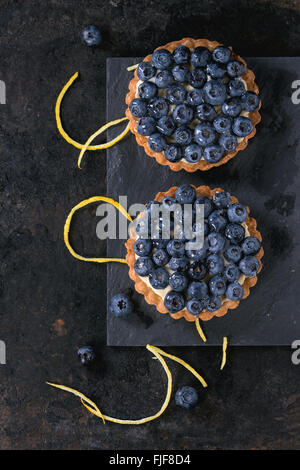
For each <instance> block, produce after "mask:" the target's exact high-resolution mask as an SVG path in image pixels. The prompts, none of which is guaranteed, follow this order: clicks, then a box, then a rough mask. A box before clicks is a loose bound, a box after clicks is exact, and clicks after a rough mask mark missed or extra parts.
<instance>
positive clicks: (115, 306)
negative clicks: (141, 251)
mask: <svg viewBox="0 0 300 470" xmlns="http://www.w3.org/2000/svg"><path fill="white" fill-rule="evenodd" d="M139 259H140V258H139ZM108 308H109V311H110V313H112V314H113V315H114V316H115V317H120V318H125V317H127V316H128V315H129V314H130V313H132V312H133V303H132V301H131V299H130V298H129V296H128V295H126V294H122V293H121V294H116V295H114V296H113V297H112V298H111V299H110V302H109V306H108Z"/></svg>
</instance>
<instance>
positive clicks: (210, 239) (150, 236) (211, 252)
mask: <svg viewBox="0 0 300 470" xmlns="http://www.w3.org/2000/svg"><path fill="white" fill-rule="evenodd" d="M218 57H219V56H218ZM199 210H200V214H201V223H199ZM154 213H155V216H153V214H154ZM249 213H250V211H249V208H248V207H247V206H244V205H243V204H241V203H240V202H239V201H238V200H237V199H236V198H235V197H234V196H231V195H230V194H229V193H227V192H226V191H224V190H222V189H220V188H217V189H211V188H209V187H208V186H199V187H198V188H196V187H195V186H193V185H183V186H180V187H177V186H174V187H172V188H170V189H169V191H167V192H160V193H158V194H157V195H156V197H155V200H154V201H151V202H150V203H148V204H147V205H146V206H145V210H144V212H142V213H140V214H139V215H138V217H137V218H136V221H135V224H134V225H133V226H132V227H131V228H130V237H129V238H128V240H127V242H126V248H127V256H126V261H127V264H128V266H129V276H130V278H131V279H132V280H133V281H134V282H135V289H136V291H137V292H139V293H141V294H143V295H144V297H145V300H146V302H148V303H149V304H152V305H155V306H156V308H157V310H158V311H159V312H161V313H169V314H170V315H171V317H173V318H175V319H178V318H181V317H184V318H185V319H186V320H187V321H195V320H196V318H200V319H201V320H210V319H211V318H213V317H214V316H217V317H221V316H223V315H225V314H226V313H227V312H228V310H229V309H234V308H236V307H237V306H238V305H239V302H240V300H241V299H245V298H246V297H248V295H249V293H250V287H253V286H254V285H255V284H256V282H257V275H258V273H259V272H260V270H261V268H262V263H261V258H262V257H263V254H264V251H263V248H262V237H261V234H260V232H259V231H258V230H257V228H256V220H255V219H253V218H252V217H250V215H249ZM162 214H164V215H166V214H167V217H165V216H164V217H163V216H162ZM178 221H180V224H179V222H178ZM187 221H188V223H187ZM146 222H147V223H146ZM178 224H179V225H178ZM188 226H190V227H192V229H191V230H190V231H189V230H188ZM166 234H167V236H166ZM198 235H199V240H201V246H200V244H199V245H197V248H195V247H196V245H194V248H193V244H192V245H191V242H193V241H195V237H196V236H198ZM200 235H201V237H200Z"/></svg>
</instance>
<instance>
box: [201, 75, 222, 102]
mask: <svg viewBox="0 0 300 470" xmlns="http://www.w3.org/2000/svg"><path fill="white" fill-rule="evenodd" d="M203 98H204V101H205V102H206V103H209V104H212V105H214V106H216V105H222V104H223V103H224V101H225V99H226V87H225V85H224V83H223V82H222V81H221V80H215V79H212V80H210V81H209V82H207V83H206V84H205V85H204V87H203Z"/></svg>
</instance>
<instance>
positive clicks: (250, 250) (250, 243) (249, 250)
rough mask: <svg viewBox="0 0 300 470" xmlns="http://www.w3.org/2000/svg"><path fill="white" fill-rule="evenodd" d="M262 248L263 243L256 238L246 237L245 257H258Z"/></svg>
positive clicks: (243, 247) (243, 248) (244, 245)
mask: <svg viewBox="0 0 300 470" xmlns="http://www.w3.org/2000/svg"><path fill="white" fill-rule="evenodd" d="M260 248H261V243H260V241H259V240H258V238H256V237H246V238H245V240H244V242H243V244H242V250H243V252H244V253H245V255H256V253H258V252H259V250H260Z"/></svg>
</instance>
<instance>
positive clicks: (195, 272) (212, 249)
mask: <svg viewBox="0 0 300 470" xmlns="http://www.w3.org/2000/svg"><path fill="white" fill-rule="evenodd" d="M154 204H156V205H159V206H160V207H163V208H164V209H166V208H169V210H170V212H171V213H170V217H168V220H169V221H170V222H168V223H170V227H171V230H172V229H173V231H171V232H170V234H171V235H170V236H171V238H170V239H165V238H162V231H163V223H164V221H163V220H158V223H159V228H160V229H161V231H158V236H157V237H156V238H152V239H151V223H150V220H152V222H153V219H152V217H151V213H153V210H152V208H153V205H154ZM175 204H177V207H178V204H180V206H179V207H181V213H182V214H183V220H184V210H185V208H187V207H188V206H186V205H187V204H189V205H192V207H193V222H194V221H195V214H196V208H197V205H198V204H201V205H203V208H204V245H203V247H202V248H201V249H198V250H187V249H186V242H187V241H189V240H187V238H186V237H185V233H184V230H183V231H182V236H181V237H180V238H177V239H174V237H173V238H172V234H174V229H175V227H174V222H173V225H172V221H174V219H176V218H174V207H175ZM247 215H248V213H247V210H246V208H245V207H244V206H243V205H242V204H240V203H232V202H231V198H230V194H229V193H227V192H224V191H219V192H216V193H215V194H214V196H213V198H212V199H211V198H209V197H206V196H200V197H197V194H196V190H195V189H194V187H192V186H190V185H183V186H180V187H179V188H178V189H177V190H176V195H175V197H174V198H173V197H170V196H167V197H165V198H164V199H163V200H162V201H161V202H160V203H159V202H157V201H150V203H148V204H147V205H146V211H145V214H144V216H143V217H142V218H139V219H138V223H137V225H136V232H137V235H138V238H137V239H136V241H135V243H134V251H135V254H136V262H135V264H134V269H135V272H136V273H137V274H138V275H139V276H141V277H148V280H149V282H150V284H151V286H152V287H153V288H154V289H166V288H167V287H168V286H170V288H171V290H170V289H169V290H168V292H167V294H166V296H165V298H164V305H165V307H166V308H167V310H168V311H169V312H170V313H176V312H179V311H180V310H183V309H184V308H186V309H187V310H188V312H189V313H191V314H192V315H199V314H200V313H201V312H202V311H204V310H208V311H210V312H214V311H216V310H218V309H219V308H220V307H221V304H222V299H224V298H227V299H230V300H234V301H237V300H240V299H241V298H242V297H243V295H244V289H243V286H242V285H241V284H240V283H239V279H240V277H241V275H242V274H243V275H244V276H246V277H254V276H256V274H257V273H258V270H259V268H260V263H259V261H258V259H257V258H256V257H255V255H256V254H257V253H258V252H259V250H260V248H261V243H260V241H259V240H258V239H257V238H256V237H252V236H247V233H246V231H245V228H244V225H245V224H244V225H243V223H244V222H245V221H246V218H247ZM201 226H202V227H203V224H201ZM193 233H194V235H195V233H197V225H196V224H195V223H194V224H193ZM194 235H193V236H194ZM192 239H193V238H191V239H190V240H192Z"/></svg>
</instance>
